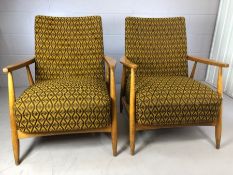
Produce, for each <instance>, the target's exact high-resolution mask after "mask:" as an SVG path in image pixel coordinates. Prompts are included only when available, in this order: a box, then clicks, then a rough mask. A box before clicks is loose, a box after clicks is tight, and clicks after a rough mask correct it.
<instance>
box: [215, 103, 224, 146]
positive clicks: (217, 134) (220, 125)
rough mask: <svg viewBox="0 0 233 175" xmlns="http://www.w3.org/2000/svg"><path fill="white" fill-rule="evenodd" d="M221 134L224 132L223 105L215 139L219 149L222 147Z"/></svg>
mask: <svg viewBox="0 0 233 175" xmlns="http://www.w3.org/2000/svg"><path fill="white" fill-rule="evenodd" d="M221 134H222V106H221V107H220V111H219V116H218V120H217V124H216V126H215V140H216V148H217V149H219V148H220V142H221Z"/></svg>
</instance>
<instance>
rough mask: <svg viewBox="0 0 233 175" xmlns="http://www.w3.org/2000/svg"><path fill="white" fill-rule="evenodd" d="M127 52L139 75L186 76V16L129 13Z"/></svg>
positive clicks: (126, 24)
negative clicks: (146, 15)
mask: <svg viewBox="0 0 233 175" xmlns="http://www.w3.org/2000/svg"><path fill="white" fill-rule="evenodd" d="M125 55H126V57H127V58H128V59H129V60H131V61H132V62H133V63H135V64H137V65H138V69H137V74H138V76H150V75H153V76H187V75H188V67H187V61H186V56H187V43H186V27H185V18H183V17H176V18H138V17H127V18H126V22H125Z"/></svg>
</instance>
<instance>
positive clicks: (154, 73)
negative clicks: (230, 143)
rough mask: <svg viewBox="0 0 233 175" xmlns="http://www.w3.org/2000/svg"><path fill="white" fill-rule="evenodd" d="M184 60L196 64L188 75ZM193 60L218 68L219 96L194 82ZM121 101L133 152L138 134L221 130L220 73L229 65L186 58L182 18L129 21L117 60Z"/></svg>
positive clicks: (127, 19) (218, 137) (127, 21)
mask: <svg viewBox="0 0 233 175" xmlns="http://www.w3.org/2000/svg"><path fill="white" fill-rule="evenodd" d="M188 60H190V61H194V65H193V68H192V72H191V75H190V77H188V66H187V62H188ZM197 62H199V63H204V64H208V65H213V66H218V67H219V72H218V85H217V92H215V91H214V90H212V89H211V88H210V87H208V86H207V85H205V84H203V83H201V82H198V81H196V80H193V78H194V73H195V69H196V65H197ZM121 63H122V64H123V73H122V81H121V103H120V110H121V112H122V109H123V106H124V107H125V108H126V110H127V112H128V114H129V140H130V150H131V154H132V155H133V154H134V150H135V133H136V131H139V130H148V129H157V128H169V127H182V126H198V125H202V126H214V127H215V135H216V148H219V147H220V139H221V129H222V69H223V68H224V67H228V64H225V63H220V62H217V61H213V60H210V59H206V58H197V57H193V56H188V55H187V46H186V29H185V19H184V18H183V17H176V18H137V17H127V18H126V23H125V56H124V57H123V58H122V59H121Z"/></svg>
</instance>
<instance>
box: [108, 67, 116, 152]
mask: <svg viewBox="0 0 233 175" xmlns="http://www.w3.org/2000/svg"><path fill="white" fill-rule="evenodd" d="M114 71H115V70H114V69H110V87H111V88H110V95H111V99H112V103H111V104H112V133H111V134H112V152H113V156H116V155H117V107H116V104H117V103H116V86H115V74H114Z"/></svg>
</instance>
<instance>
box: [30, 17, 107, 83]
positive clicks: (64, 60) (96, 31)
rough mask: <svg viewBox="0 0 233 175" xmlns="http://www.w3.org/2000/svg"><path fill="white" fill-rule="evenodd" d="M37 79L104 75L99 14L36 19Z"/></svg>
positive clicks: (97, 76)
mask: <svg viewBox="0 0 233 175" xmlns="http://www.w3.org/2000/svg"><path fill="white" fill-rule="evenodd" d="M35 43H36V45H35V50H36V58H35V59H36V81H40V80H48V79H60V78H70V77H77V76H89V77H96V78H103V77H104V62H103V57H104V50H103V32H102V22H101V17H99V16H90V17H49V16H37V17H36V19H35Z"/></svg>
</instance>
